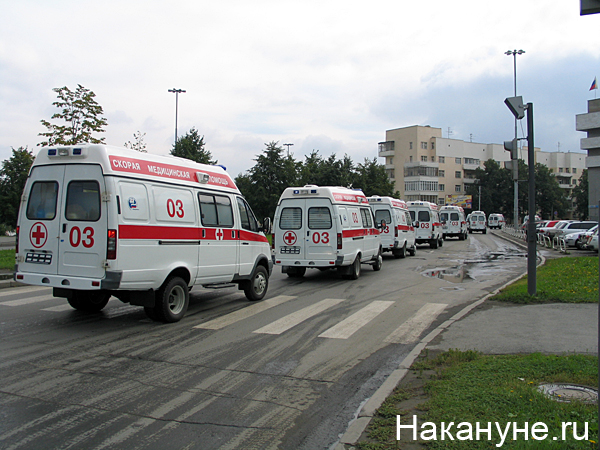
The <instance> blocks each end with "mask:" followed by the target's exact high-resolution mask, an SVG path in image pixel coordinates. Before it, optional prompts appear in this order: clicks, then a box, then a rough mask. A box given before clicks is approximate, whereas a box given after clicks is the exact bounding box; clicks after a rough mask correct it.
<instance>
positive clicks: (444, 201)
mask: <svg viewBox="0 0 600 450" xmlns="http://www.w3.org/2000/svg"><path fill="white" fill-rule="evenodd" d="M445 204H446V199H445V198H444V197H440V198H438V205H442V206H444V205H445Z"/></svg>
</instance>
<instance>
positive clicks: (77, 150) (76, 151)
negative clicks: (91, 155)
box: [73, 148, 81, 155]
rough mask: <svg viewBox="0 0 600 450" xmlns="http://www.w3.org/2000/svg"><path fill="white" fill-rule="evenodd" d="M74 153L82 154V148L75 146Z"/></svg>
mask: <svg viewBox="0 0 600 450" xmlns="http://www.w3.org/2000/svg"><path fill="white" fill-rule="evenodd" d="M73 154H74V155H81V149H80V148H74V149H73Z"/></svg>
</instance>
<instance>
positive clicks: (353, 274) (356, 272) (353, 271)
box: [344, 255, 361, 280]
mask: <svg viewBox="0 0 600 450" xmlns="http://www.w3.org/2000/svg"><path fill="white" fill-rule="evenodd" d="M360 269H361V267H360V255H356V259H355V260H354V262H353V263H352V265H351V266H350V273H349V274H348V275H344V278H346V279H347V280H358V277H360Z"/></svg>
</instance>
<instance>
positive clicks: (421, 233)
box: [408, 201, 444, 248]
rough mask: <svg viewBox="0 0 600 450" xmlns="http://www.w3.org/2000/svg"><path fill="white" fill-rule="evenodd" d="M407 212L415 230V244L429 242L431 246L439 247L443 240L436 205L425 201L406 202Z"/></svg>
mask: <svg viewBox="0 0 600 450" xmlns="http://www.w3.org/2000/svg"><path fill="white" fill-rule="evenodd" d="M408 212H409V213H410V218H411V220H412V221H413V224H414V226H415V230H416V231H417V244H429V246H430V247H431V248H438V247H441V246H442V245H443V243H444V240H443V239H442V224H441V222H440V215H439V211H438V207H437V205H436V204H435V203H431V202H425V201H414V202H408Z"/></svg>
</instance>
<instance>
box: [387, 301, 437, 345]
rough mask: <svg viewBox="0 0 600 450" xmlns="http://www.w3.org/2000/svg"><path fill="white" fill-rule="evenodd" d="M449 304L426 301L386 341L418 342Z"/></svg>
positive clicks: (398, 342)
mask: <svg viewBox="0 0 600 450" xmlns="http://www.w3.org/2000/svg"><path fill="white" fill-rule="evenodd" d="M446 306H448V305H447V304H445V303H426V304H425V305H423V306H422V307H421V309H419V310H418V311H417V312H416V313H415V314H414V315H413V316H412V317H411V318H410V319H408V320H407V321H406V322H404V323H403V324H402V325H400V326H399V327H398V328H396V330H394V331H393V332H392V333H391V334H390V335H389V336H388V337H387V338H385V339H384V342H389V343H391V344H411V343H413V342H416V341H417V339H418V338H419V336H420V335H421V333H422V332H423V331H425V330H426V329H427V328H428V327H429V325H431V324H432V323H433V321H434V320H435V319H436V317H437V316H438V315H439V314H440V313H441V312H442V311H443V310H444V309H445V308H446Z"/></svg>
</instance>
